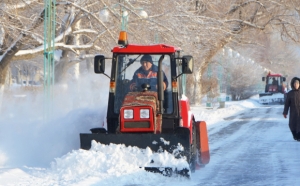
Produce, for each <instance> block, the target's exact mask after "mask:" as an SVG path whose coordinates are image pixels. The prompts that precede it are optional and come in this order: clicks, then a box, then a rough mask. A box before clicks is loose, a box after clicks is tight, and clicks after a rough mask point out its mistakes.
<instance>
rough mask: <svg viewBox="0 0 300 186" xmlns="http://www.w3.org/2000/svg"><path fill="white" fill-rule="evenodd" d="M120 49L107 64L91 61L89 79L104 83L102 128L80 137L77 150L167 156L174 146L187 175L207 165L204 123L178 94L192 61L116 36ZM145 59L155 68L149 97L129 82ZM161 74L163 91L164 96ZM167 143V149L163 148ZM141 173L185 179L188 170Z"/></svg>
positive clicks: (146, 87) (173, 49)
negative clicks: (95, 147) (120, 147)
mask: <svg viewBox="0 0 300 186" xmlns="http://www.w3.org/2000/svg"><path fill="white" fill-rule="evenodd" d="M118 43H119V44H120V46H116V47H114V48H113V49H112V53H113V54H112V58H106V57H105V56H103V55H97V56H95V59H94V70H95V73H99V74H104V75H106V76H107V77H108V78H109V79H110V87H109V98H108V109H107V118H106V119H107V127H106V128H93V129H91V133H86V134H80V145H81V148H82V149H87V150H88V149H90V147H91V141H92V140H95V141H97V142H100V143H102V144H107V145H109V144H110V143H114V144H125V145H126V146H137V147H139V148H143V149H145V148H146V147H149V148H150V149H151V150H152V151H154V152H159V151H161V150H166V151H168V152H170V153H172V152H173V150H174V149H176V147H177V146H178V145H179V144H180V145H181V146H183V147H184V150H183V151H181V153H180V154H178V158H180V157H183V156H185V157H186V160H187V161H188V163H189V165H190V167H189V170H191V171H192V172H193V171H195V169H197V168H199V167H203V166H204V165H205V164H208V163H209V160H210V154H209V146H208V135H207V129H206V123H205V122H204V121H196V120H195V118H194V115H193V113H192V112H191V110H190V105H189V100H188V98H186V97H185V96H184V95H183V93H184V91H185V90H184V89H185V87H186V86H185V84H186V82H185V81H184V80H185V79H184V78H182V77H183V75H184V74H191V73H192V72H193V57H192V56H190V55H184V56H181V55H180V52H181V49H180V48H178V47H174V46H170V45H165V44H157V45H134V44H128V42H127V33H126V32H123V31H122V32H121V33H120V37H119V42H118ZM146 54H147V55H151V56H152V59H153V63H154V64H156V65H157V66H158V72H157V90H155V91H151V89H149V88H150V86H149V85H147V84H143V85H141V86H142V87H141V89H140V90H135V91H132V90H131V89H130V88H129V87H130V82H131V79H132V77H133V74H134V71H135V70H136V69H137V68H139V67H140V66H141V63H140V59H141V57H142V56H143V55H146ZM107 59H111V74H110V76H109V75H107V74H105V71H104V70H105V63H106V60H107ZM163 73H164V74H165V76H166V77H167V79H168V82H170V83H169V86H168V87H167V88H166V89H165V90H164V87H163ZM166 142H168V143H166ZM164 168H165V170H164V171H162V169H161V168H160V167H145V170H147V171H151V172H161V173H162V172H164V173H165V174H166V175H168V174H172V173H174V172H176V173H179V174H182V175H189V174H190V173H189V170H186V169H184V170H173V169H171V168H168V167H164Z"/></svg>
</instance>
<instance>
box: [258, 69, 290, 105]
mask: <svg viewBox="0 0 300 186" xmlns="http://www.w3.org/2000/svg"><path fill="white" fill-rule="evenodd" d="M262 81H265V82H266V85H265V92H264V93H260V94H259V103H261V104H270V103H279V104H283V103H284V97H285V93H286V88H285V86H284V84H283V82H285V81H286V78H285V77H283V76H282V75H281V74H271V73H270V72H269V73H268V74H267V76H266V77H262Z"/></svg>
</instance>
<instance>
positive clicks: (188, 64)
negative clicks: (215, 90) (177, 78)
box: [182, 56, 194, 74]
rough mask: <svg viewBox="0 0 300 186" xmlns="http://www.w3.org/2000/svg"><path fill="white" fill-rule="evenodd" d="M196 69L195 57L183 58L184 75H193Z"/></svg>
mask: <svg viewBox="0 0 300 186" xmlns="http://www.w3.org/2000/svg"><path fill="white" fill-rule="evenodd" d="M193 69H194V60H193V56H183V57H182V73H183V74H192V73H193Z"/></svg>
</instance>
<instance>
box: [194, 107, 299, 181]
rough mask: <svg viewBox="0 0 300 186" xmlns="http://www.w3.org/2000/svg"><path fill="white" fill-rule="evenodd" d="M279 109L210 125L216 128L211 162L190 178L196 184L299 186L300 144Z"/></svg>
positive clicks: (251, 112)
mask: <svg viewBox="0 0 300 186" xmlns="http://www.w3.org/2000/svg"><path fill="white" fill-rule="evenodd" d="M282 108H283V106H275V105H273V106H265V107H263V106H262V107H258V108H252V109H247V110H246V111H244V112H242V113H240V114H237V115H234V116H232V117H226V118H224V120H225V121H224V123H223V125H224V127H222V126H218V125H215V126H212V127H211V128H210V130H211V131H213V130H214V128H215V127H218V128H219V129H218V132H216V133H210V144H213V145H211V147H212V148H211V162H210V164H209V165H208V166H207V167H206V168H205V169H202V170H200V171H198V172H196V173H195V175H193V177H194V178H195V180H197V182H199V185H228V186H232V185H300V177H299V170H300V169H299V165H300V142H296V141H294V140H292V136H291V134H290V132H289V129H288V127H287V120H286V119H284V118H283V117H282V114H281V113H282ZM225 122H227V125H225ZM196 175H197V176H196Z"/></svg>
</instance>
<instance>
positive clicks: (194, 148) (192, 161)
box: [189, 119, 199, 172]
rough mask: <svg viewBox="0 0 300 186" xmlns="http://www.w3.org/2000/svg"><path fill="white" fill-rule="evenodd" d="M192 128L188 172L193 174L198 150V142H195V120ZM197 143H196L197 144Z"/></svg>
mask: <svg viewBox="0 0 300 186" xmlns="http://www.w3.org/2000/svg"><path fill="white" fill-rule="evenodd" d="M192 125H193V128H192V130H193V131H192V136H193V138H192V140H193V142H192V144H191V150H190V157H191V158H190V161H189V165H190V170H191V172H195V169H196V163H197V155H198V153H197V150H198V148H197V147H198V143H199V142H198V140H197V130H196V123H195V120H194V119H193V123H192ZM197 142H198V143H197Z"/></svg>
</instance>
